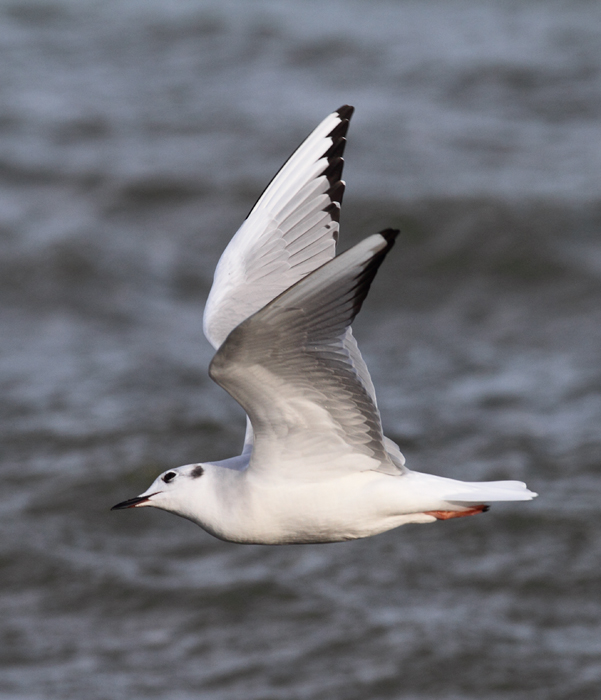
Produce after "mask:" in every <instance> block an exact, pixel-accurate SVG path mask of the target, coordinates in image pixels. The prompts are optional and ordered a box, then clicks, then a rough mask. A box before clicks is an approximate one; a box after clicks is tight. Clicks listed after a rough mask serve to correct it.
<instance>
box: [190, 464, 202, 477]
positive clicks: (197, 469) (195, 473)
mask: <svg viewBox="0 0 601 700" xmlns="http://www.w3.org/2000/svg"><path fill="white" fill-rule="evenodd" d="M204 473H205V470H204V469H203V468H202V467H201V466H200V464H197V465H196V466H195V467H194V469H192V471H191V472H190V477H191V478H192V479H198V477H199V476H202V475H203V474H204Z"/></svg>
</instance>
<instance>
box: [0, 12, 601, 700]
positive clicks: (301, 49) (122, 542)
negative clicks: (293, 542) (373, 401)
mask: <svg viewBox="0 0 601 700" xmlns="http://www.w3.org/2000/svg"><path fill="white" fill-rule="evenodd" d="M600 39H601V9H600V6H599V5H598V4H597V3H593V2H584V1H583V2H573V3H567V2H565V3H562V2H548V3H539V2H534V1H528V2H522V3H517V2H511V1H510V0H499V1H498V2H492V1H491V2H477V1H476V0H465V1H464V2H460V1H459V0H457V1H455V0H452V1H451V2H433V1H432V2H429V1H426V2H392V1H391V2H384V1H383V0H375V1H372V0H370V1H368V0H354V1H353V0H349V1H347V2H342V1H340V2H337V1H335V0H324V1H323V2H319V3H314V2H308V1H307V2H287V1H281V2H275V1H273V2H267V1H266V0H256V1H255V2H243V0H231V1H228V0H221V1H220V2H210V1H205V2H203V1H200V0H198V1H195V2H192V1H191V0H190V1H185V0H176V1H174V2H166V1H162V2H159V1H158V0H144V1H142V0H139V1H134V0H129V1H128V0H119V1H117V0H108V1H107V2H104V3H98V2H94V1H93V0H77V1H75V0H72V1H69V0H47V1H42V0H37V1H35V0H13V1H12V2H9V1H8V0H2V1H1V2H0V57H1V61H0V294H1V295H2V301H1V303H0V385H1V395H2V401H1V402H0V415H1V420H0V438H1V440H0V444H1V445H2V461H1V468H2V499H1V500H0V517H2V535H3V536H2V538H1V539H0V563H1V567H2V569H1V571H2V573H1V592H2V596H1V598H0V635H1V644H0V664H1V665H2V672H1V673H0V699H1V700H9V699H10V700H13V699H14V700H21V699H25V698H27V700H41V699H42V698H43V699H44V700H49V699H54V698H56V699H61V700H66V699H70V698H73V699H75V698H77V699H78V700H79V699H81V698H86V700H105V699H107V700H108V699H110V700H118V699H121V698H128V699H132V698H133V699H135V700H138V699H140V700H141V699H142V698H165V699H169V700H188V699H192V698H195V699H196V698H207V699H210V700H231V699H232V698H240V699H241V700H242V699H243V700H267V699H271V700H284V699H286V700H287V699H290V700H296V699H299V700H301V699H302V700H318V699H319V700H322V699H323V698H328V700H365V699H366V698H369V699H370V700H380V699H382V700H383V699H395V700H396V699H401V700H459V699H461V700H476V699H477V700H482V699H485V700H526V699H528V700H563V699H566V700H567V699H570V700H573V699H580V698H582V699H585V698H586V699H587V700H590V699H591V698H595V697H598V695H599V687H600V685H601V660H600V659H601V635H600V632H599V630H600V625H601V602H600V599H599V590H601V588H600V587H601V579H600V574H599V571H601V532H600V529H599V518H598V512H599V502H600V501H601V480H600V468H601V437H600V430H599V426H600V425H601V368H600V360H601V349H600V347H601V346H600V343H601V235H600V233H599V229H600V224H601V196H600V195H601V190H600V184H599V183H600V180H599V172H600V170H601V127H600V118H601V51H600V50H599V46H601V43H600ZM343 103H350V104H354V105H355V106H356V108H357V112H356V115H355V117H354V119H353V123H352V126H351V130H350V134H349V145H348V147H347V153H346V157H347V166H346V170H345V179H346V180H347V193H346V197H345V203H344V207H343V216H342V235H341V244H342V247H347V246H348V245H350V244H351V243H353V242H355V241H356V240H358V239H359V238H360V237H362V236H365V235H367V234H369V233H372V232H373V231H375V230H378V228H380V227H383V226H400V227H401V228H402V230H403V236H402V237H401V238H400V239H399V241H398V244H397V246H396V247H395V249H394V251H393V253H392V254H391V255H390V256H389V258H388V260H387V261H386V264H385V265H384V266H383V268H382V269H381V271H380V273H379V275H378V278H377V280H376V282H375V284H374V287H373V288H372V293H371V296H370V298H369V299H368V302H367V303H366V305H365V306H364V309H363V311H362V313H361V315H360V317H359V318H358V319H357V322H356V324H355V331H356V335H357V337H358V339H359V343H360V345H361V348H362V350H363V353H364V355H365V357H366V359H367V362H368V365H369V366H370V369H371V371H372V376H373V379H374V383H375V385H376V389H377V391H378V397H379V403H380V408H381V411H382V414H383V420H384V425H385V428H386V431H387V433H388V434H389V435H390V436H391V437H393V438H394V439H396V440H397V441H398V442H399V444H400V445H401V447H402V449H403V451H404V452H405V454H406V456H407V459H408V462H409V466H410V467H412V468H415V469H418V470H424V471H431V472H434V473H437V474H441V475H448V476H453V477H457V478H464V479H472V480H482V479H503V478H512V479H522V480H526V481H527V482H528V484H529V485H530V486H531V487H532V488H533V489H534V490H536V491H538V492H539V493H540V497H539V498H538V499H537V500H536V501H534V502H533V503H526V504H523V503H522V504H506V505H503V504H500V505H498V506H495V507H494V508H493V509H491V512H490V513H488V514H487V515H483V516H479V517H475V518H468V519H465V520H458V521H450V522H440V523H436V524H434V525H429V526H423V525H419V526H406V527H404V528H401V529H399V530H395V531H392V532H388V533H385V534H383V535H380V536H378V537H375V538H372V539H369V540H364V541H356V542H352V543H345V544H337V545H316V546H299V547H275V548H269V547H261V546H239V545H232V544H227V543H223V542H220V541H218V540H215V539H213V538H211V537H210V536H209V535H207V534H205V533H204V532H203V531H202V530H200V529H199V528H197V527H196V526H194V525H192V524H191V523H189V522H187V521H184V520H181V519H178V518H175V517H173V516H170V515H168V514H166V513H162V512H159V511H154V512H149V511H150V509H148V510H141V511H136V512H123V513H109V511H108V509H109V508H110V506H111V505H113V504H114V503H116V502H117V501H121V500H123V499H125V498H128V497H131V496H133V495H136V494H138V493H140V492H141V491H143V490H145V489H146V488H147V486H148V485H149V483H150V482H151V481H152V480H153V479H154V478H155V476H156V475H157V474H158V473H160V471H162V470H164V469H166V468H168V467H173V466H177V465H180V464H184V463H188V462H192V461H198V460H203V459H204V460H209V459H216V458H221V457H225V456H229V455H232V454H235V453H236V452H237V451H238V450H239V449H240V444H241V440H242V435H243V427H244V425H243V416H242V414H241V411H240V410H239V408H238V407H237V406H236V405H235V404H234V403H233V401H232V400H230V399H229V397H228V396H227V395H226V394H225V393H224V392H222V391H221V390H220V389H219V387H217V386H216V385H214V384H213V383H212V382H211V381H210V380H209V378H208V376H207V373H206V369H207V365H208V362H209V361H210V358H211V355H212V350H211V348H210V346H209V344H208V343H207V342H206V341H205V340H204V338H203V336H202V332H201V317H202V308H203V304H204V300H205V298H206V295H207V293H208V290H209V287H210V283H211V276H212V271H213V269H214V266H215V263H216V261H217V259H218V257H219V255H220V253H221V251H222V250H223V248H224V247H225V245H226V243H227V241H228V240H229V238H230V237H231V235H232V234H233V232H234V231H235V230H236V228H237V226H238V225H239V224H240V222H241V221H242V219H243V217H244V216H245V215H246V213H247V211H248V209H249V208H250V206H251V205H252V203H253V201H254V199H255V198H256V197H257V195H258V194H259V193H260V191H261V190H262V188H263V187H264V185H265V184H266V182H267V181H268V180H269V179H270V177H271V176H272V175H273V173H274V172H275V170H276V169H277V168H278V167H279V166H280V165H281V163H282V162H283V160H284V159H285V158H286V157H287V156H288V154H289V153H290V151H291V150H292V149H293V148H294V147H295V146H296V145H297V144H298V143H299V142H300V141H301V139H302V138H303V137H304V136H305V135H306V134H307V133H308V132H309V131H310V130H311V129H312V128H313V127H314V126H315V125H316V124H317V122H318V121H320V120H321V119H322V118H323V117H324V116H325V115H326V114H327V113H329V112H330V111H332V110H333V109H335V108H337V107H338V106H339V105H341V104H343Z"/></svg>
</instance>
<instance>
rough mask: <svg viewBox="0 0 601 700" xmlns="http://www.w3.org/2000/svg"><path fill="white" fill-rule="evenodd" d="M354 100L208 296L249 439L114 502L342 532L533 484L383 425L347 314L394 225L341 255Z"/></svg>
mask: <svg viewBox="0 0 601 700" xmlns="http://www.w3.org/2000/svg"><path fill="white" fill-rule="evenodd" d="M352 113H353V108H352V107H350V106H348V105H345V106H343V107H341V108H340V109H338V110H337V111H335V112H333V113H332V114H330V115H329V116H328V117H326V119H324V121H322V122H321V123H320V124H319V125H318V126H317V128H316V129H315V130H314V131H313V132H312V133H311V134H310V135H309V136H308V137H307V139H306V140H305V141H304V142H303V143H302V144H301V145H300V146H299V147H298V149H297V150H296V151H295V152H294V153H293V154H292V156H291V157H290V158H289V159H288V161H286V163H285V164H284V165H283V167H282V168H281V169H280V171H279V172H278V173H277V175H276V176H275V177H274V179H273V180H272V181H271V183H270V184H269V185H268V187H267V188H266V190H265V191H264V192H263V194H262V195H261V197H260V198H259V199H258V201H257V203H256V204H255V206H254V207H253V209H252V210H251V212H250V214H249V215H248V217H247V218H246V220H245V221H244V223H243V224H242V226H241V227H240V229H239V230H238V231H237V232H236V234H235V235H234V237H233V238H232V240H231V241H230V243H229V245H228V246H227V247H226V249H225V251H224V253H223V255H222V256H221V259H220V260H219V263H218V265H217V268H216V270H215V275H214V281H213V286H212V288H211V291H210V293H209V297H208V299H207V303H206V307H205V311H204V333H205V335H206V337H207V338H208V340H209V341H210V342H211V343H212V345H213V346H214V348H215V350H216V353H215V356H214V357H213V360H212V362H211V364H210V368H209V375H210V376H211V378H212V379H213V380H214V381H216V382H217V383H218V384H219V385H220V386H221V387H223V389H225V390H226V391H227V392H228V393H229V394H230V395H231V396H232V397H233V398H234V399H235V400H236V401H237V402H238V403H239V404H240V405H241V406H242V408H243V409H244V410H245V411H246V414H247V429H246V435H245V439H244V448H243V450H242V454H240V455H238V456H235V457H231V458H229V459H225V460H221V461H215V462H199V463H196V464H187V465H185V466H182V467H177V468H175V469H169V470H168V471H166V472H164V473H163V474H161V475H160V476H159V477H158V478H157V479H156V480H155V481H154V483H153V484H152V485H151V486H150V488H149V489H148V490H147V491H145V492H144V493H143V494H141V495H140V496H137V497H135V498H131V499H129V500H127V501H123V502H122V503H118V504H117V505H116V506H114V507H113V510H115V509H125V508H140V507H144V506H152V507H154V508H160V509H162V510H166V511H169V512H171V513H175V514H176V515H179V516H182V517H184V518H187V519H189V520H192V521H193V522H195V523H197V524H198V525H200V527H202V528H203V529H204V530H206V531H207V532H209V533H210V534H212V535H214V536H215V537H218V538H220V539H222V540H227V541H230V542H237V543H242V544H301V543H318V542H340V541H344V540H353V539H357V538H361V537H369V536H371V535H376V534H378V533H381V532H385V531H387V530H390V529H392V528H396V527H398V526H400V525H404V524H406V523H429V522H434V521H436V520H447V519H450V518H458V517H463V516H469V515H475V514H477V513H482V512H484V511H486V510H488V505H489V504H490V503H492V502H496V501H527V500H531V499H532V498H534V497H535V496H536V495H537V494H535V493H533V492H532V491H529V490H528V489H527V487H526V485H525V484H524V483H522V482H519V481H489V482H464V481H458V480H455V479H450V478H445V477H440V476H435V475H432V474H424V473H420V472H415V471H411V470H410V469H408V468H407V467H406V466H405V458H404V457H403V455H402V454H401V451H400V449H399V447H398V446H397V445H396V444H395V443H394V442H393V441H392V440H390V439H388V438H387V437H385V436H384V434H383V432H382V423H381V419H380V413H379V410H378V405H377V402H376V394H375V390H374V386H373V383H372V380H371V378H370V375H369V372H368V369H367V366H366V364H365V362H364V360H363V358H362V356H361V353H360V352H359V348H358V347H357V343H356V341H355V338H354V336H353V334H352V331H351V323H352V321H353V319H354V318H355V316H356V315H357V313H358V312H359V310H360V309H361V305H362V304H363V301H364V300H365V297H366V296H367V292H368V290H369V287H370V285H371V283H372V281H373V279H374V277H375V275H376V272H377V270H378V267H379V266H380V264H381V263H382V262H383V260H384V258H385V257H386V255H387V254H388V253H389V252H390V249H391V248H392V246H393V244H394V241H395V238H396V236H397V234H398V231H396V230H393V229H386V230H384V231H381V232H380V233H377V234H374V235H371V236H369V237H367V238H365V239H364V240H362V241H361V242H360V243H358V244H357V245H355V246H354V247H352V248H350V249H349V250H347V251H346V252H344V253H342V254H340V255H336V242H337V239H338V229H339V214H340V204H341V201H342V195H343V192H344V187H345V184H344V181H343V180H342V179H341V177H342V168H343V164H344V161H343V159H342V154H343V151H344V147H345V143H346V138H345V137H346V133H347V129H348V125H349V120H350V118H351V115H352Z"/></svg>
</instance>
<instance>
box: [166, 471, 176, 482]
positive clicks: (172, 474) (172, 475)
mask: <svg viewBox="0 0 601 700" xmlns="http://www.w3.org/2000/svg"><path fill="white" fill-rule="evenodd" d="M176 476H177V474H176V473H175V472H167V473H166V474H165V475H164V476H163V481H164V482H165V483H166V484H168V483H169V482H170V481H173V479H175V477H176Z"/></svg>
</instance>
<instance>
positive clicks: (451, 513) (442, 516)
mask: <svg viewBox="0 0 601 700" xmlns="http://www.w3.org/2000/svg"><path fill="white" fill-rule="evenodd" d="M489 507H490V506H473V507H472V508H466V509H465V510H427V511H426V515H433V516H434V517H435V518H436V519H437V520H450V519H451V518H465V517H466V516H467V515H476V514H477V513H486V511H487V510H488V509H489Z"/></svg>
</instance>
